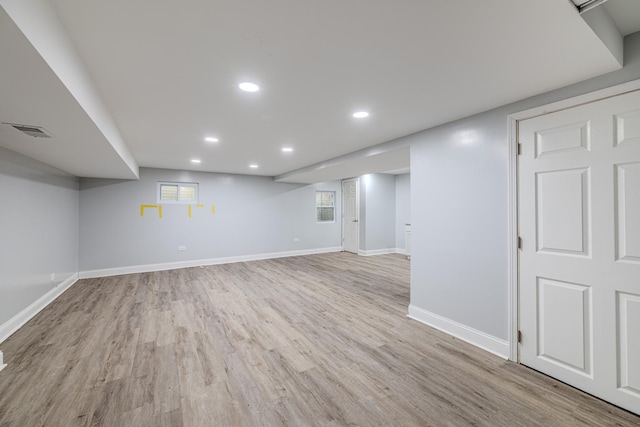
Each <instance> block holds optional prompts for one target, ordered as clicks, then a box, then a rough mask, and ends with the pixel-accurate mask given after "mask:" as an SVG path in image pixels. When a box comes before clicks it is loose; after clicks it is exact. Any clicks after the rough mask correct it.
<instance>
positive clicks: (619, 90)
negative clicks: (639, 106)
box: [509, 79, 640, 136]
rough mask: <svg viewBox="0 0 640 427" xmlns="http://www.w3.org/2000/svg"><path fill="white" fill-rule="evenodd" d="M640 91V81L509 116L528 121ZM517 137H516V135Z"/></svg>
mask: <svg viewBox="0 0 640 427" xmlns="http://www.w3.org/2000/svg"><path fill="white" fill-rule="evenodd" d="M639 89H640V79H638V80H632V81H630V82H626V83H622V84H619V85H616V86H611V87H608V88H605V89H600V90H596V91H595V92H589V93H586V94H584V95H579V96H574V97H573V98H568V99H563V100H561V101H557V102H552V103H551V104H546V105H541V106H539V107H534V108H530V109H528V110H524V111H520V112H518V113H513V114H510V115H509V119H510V120H516V121H519V120H526V119H531V118H533V117H538V116H542V115H544V114H550V113H555V112H556V111H560V110H566V109H569V108H573V107H577V106H579V105H583V104H588V103H590V102H594V101H599V100H601V99H605V98H611V97H612V96H617V95H622V94H624V93H627V92H633V91H635V90H639ZM514 136H515V135H514Z"/></svg>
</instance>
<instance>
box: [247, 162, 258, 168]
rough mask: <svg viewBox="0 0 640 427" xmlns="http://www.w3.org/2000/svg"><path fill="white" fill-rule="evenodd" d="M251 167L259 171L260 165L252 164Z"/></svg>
mask: <svg viewBox="0 0 640 427" xmlns="http://www.w3.org/2000/svg"><path fill="white" fill-rule="evenodd" d="M249 167H250V168H251V169H258V165H256V164H255V163H251V164H250V165H249Z"/></svg>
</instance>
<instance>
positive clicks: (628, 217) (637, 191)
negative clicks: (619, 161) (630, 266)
mask: <svg viewBox="0 0 640 427" xmlns="http://www.w3.org/2000/svg"><path fill="white" fill-rule="evenodd" d="M616 194H617V196H618V198H617V200H616V212H617V224H616V225H617V227H616V228H617V240H618V252H617V257H616V259H618V260H623V261H630V262H640V221H639V220H638V218H640V163H630V164H625V165H616Z"/></svg>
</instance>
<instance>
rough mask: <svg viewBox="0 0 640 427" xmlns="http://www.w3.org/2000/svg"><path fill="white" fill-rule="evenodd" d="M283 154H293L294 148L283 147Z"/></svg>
mask: <svg viewBox="0 0 640 427" xmlns="http://www.w3.org/2000/svg"><path fill="white" fill-rule="evenodd" d="M282 152H283V153H291V152H293V148H291V147H282Z"/></svg>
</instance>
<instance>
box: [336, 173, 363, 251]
mask: <svg viewBox="0 0 640 427" xmlns="http://www.w3.org/2000/svg"><path fill="white" fill-rule="evenodd" d="M349 181H354V182H355V183H356V217H357V218H358V226H357V227H356V253H360V179H359V178H348V179H343V180H342V181H340V193H342V200H341V203H342V215H341V216H340V228H341V231H342V233H341V234H342V242H341V243H342V245H341V246H342V251H343V252H344V207H345V203H344V191H343V190H342V186H343V185H344V183H345V182H349Z"/></svg>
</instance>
